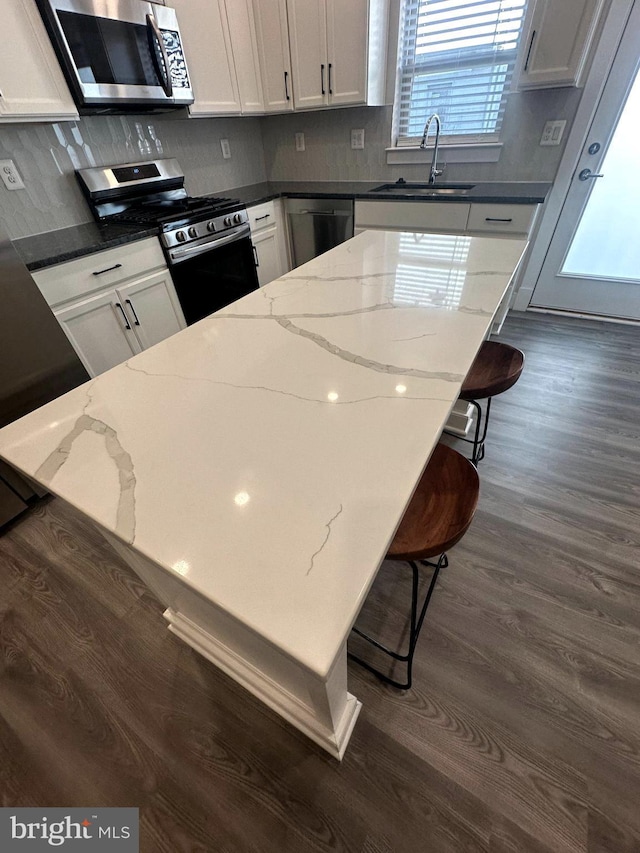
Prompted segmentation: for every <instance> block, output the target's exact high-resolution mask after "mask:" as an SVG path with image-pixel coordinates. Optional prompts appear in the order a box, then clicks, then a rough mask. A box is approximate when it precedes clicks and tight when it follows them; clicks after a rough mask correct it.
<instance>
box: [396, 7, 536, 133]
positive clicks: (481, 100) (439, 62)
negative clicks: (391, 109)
mask: <svg viewBox="0 0 640 853" xmlns="http://www.w3.org/2000/svg"><path fill="white" fill-rule="evenodd" d="M526 5H527V0H405V7H404V16H403V20H404V23H403V30H402V38H401V43H400V58H399V59H400V69H399V74H400V78H399V100H397V102H396V119H395V126H396V132H397V142H398V144H400V145H402V144H415V143H416V141H418V142H419V141H420V139H421V138H422V132H423V130H424V125H425V121H426V119H427V117H428V116H429V115H431V114H432V113H438V115H439V116H440V119H441V121H442V135H443V136H453V137H455V138H456V141H459V142H490V141H494V140H497V139H498V138H499V132H500V127H501V124H502V118H503V116H504V111H505V106H506V99H507V94H508V92H509V88H510V84H511V77H512V74H513V68H514V65H515V60H516V54H517V50H518V42H519V39H520V32H521V30H522V22H523V18H524V12H525V9H526Z"/></svg>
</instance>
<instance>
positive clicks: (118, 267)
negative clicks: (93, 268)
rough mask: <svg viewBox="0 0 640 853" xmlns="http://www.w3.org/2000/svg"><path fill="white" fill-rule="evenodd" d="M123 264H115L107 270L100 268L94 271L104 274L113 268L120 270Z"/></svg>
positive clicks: (95, 273) (97, 273) (96, 273)
mask: <svg viewBox="0 0 640 853" xmlns="http://www.w3.org/2000/svg"><path fill="white" fill-rule="evenodd" d="M121 266H122V264H114V265H113V266H112V267H107V268H106V269H105V270H98V271H97V272H94V273H93V275H104V273H106V272H111V270H119V269H120V267H121Z"/></svg>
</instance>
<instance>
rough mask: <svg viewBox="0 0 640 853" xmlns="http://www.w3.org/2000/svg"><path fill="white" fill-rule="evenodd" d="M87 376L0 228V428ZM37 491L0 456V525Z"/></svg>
mask: <svg viewBox="0 0 640 853" xmlns="http://www.w3.org/2000/svg"><path fill="white" fill-rule="evenodd" d="M88 378H89V377H88V375H87V372H86V370H85V369H84V367H83V366H82V364H81V362H80V359H79V358H78V357H77V355H76V354H75V352H74V350H73V348H72V346H71V344H70V343H69V341H68V340H67V336H66V335H65V333H64V332H63V331H62V329H61V328H60V326H59V325H58V322H57V320H56V319H55V317H54V316H53V314H52V313H51V309H50V308H49V306H48V305H47V303H46V302H45V300H44V297H43V296H42V294H41V293H40V291H39V290H38V287H37V285H36V283H35V282H34V280H33V278H32V277H31V274H30V272H29V270H28V269H27V267H26V266H25V264H24V263H23V262H22V260H21V258H20V257H19V255H18V253H17V252H16V250H15V248H14V247H13V244H12V243H11V241H10V240H9V239H8V238H7V237H6V235H5V234H4V233H3V232H2V231H0V427H3V426H5V425H6V424H8V423H10V422H11V421H14V420H16V419H17V418H19V417H22V415H26V414H27V412H30V411H33V409H36V408H38V406H42V405H44V404H45V403H48V402H49V401H50V400H53V399H54V398H55V397H58V396H60V394H64V393H65V392H66V391H70V390H71V388H75V387H76V386H78V385H80V384H82V383H83V382H85V381H86V380H87V379H88ZM40 494H41V493H40ZM37 495H38V491H37V487H36V486H35V485H34V484H32V483H30V482H27V481H26V480H25V479H24V478H23V477H21V476H19V475H18V474H17V472H15V471H14V470H13V469H11V468H10V467H9V466H8V465H6V464H5V463H4V462H2V461H1V460H0V530H1V529H2V527H3V526H4V525H5V524H7V523H8V522H9V521H11V520H12V519H13V518H15V517H16V516H17V515H19V514H20V513H21V512H23V511H24V510H25V509H26V508H27V507H28V502H29V501H30V500H31V499H32V498H34V497H36V496H37Z"/></svg>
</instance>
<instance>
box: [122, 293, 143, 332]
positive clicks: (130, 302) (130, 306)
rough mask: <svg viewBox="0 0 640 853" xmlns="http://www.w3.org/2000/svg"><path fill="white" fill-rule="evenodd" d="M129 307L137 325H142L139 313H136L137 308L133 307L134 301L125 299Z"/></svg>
mask: <svg viewBox="0 0 640 853" xmlns="http://www.w3.org/2000/svg"><path fill="white" fill-rule="evenodd" d="M124 301H125V302H126V303H127V305H128V306H129V308H131V313H132V314H133V319H134V321H135V324H136V326H139V325H140V320H138V315H137V314H136V309H135V308H134V307H133V302H132V301H131V300H130V299H125V300H124Z"/></svg>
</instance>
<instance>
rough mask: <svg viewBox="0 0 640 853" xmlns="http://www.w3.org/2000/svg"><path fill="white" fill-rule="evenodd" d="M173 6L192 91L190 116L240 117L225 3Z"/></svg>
mask: <svg viewBox="0 0 640 853" xmlns="http://www.w3.org/2000/svg"><path fill="white" fill-rule="evenodd" d="M242 1H243V0H242ZM172 6H173V7H174V8H175V9H176V10H177V13H178V21H179V24H180V33H181V35H182V41H183V44H184V50H185V54H186V57H187V61H188V63H189V76H190V77H191V85H192V87H193V96H194V102H193V104H191V106H190V107H189V113H190V115H192V116H195V117H200V116H201V117H207V116H219V115H240V112H241V109H242V107H241V103H240V93H239V91H238V82H237V77H236V68H235V64H234V61H233V51H232V48H231V33H230V31H229V22H228V20H227V10H226V5H225V0H172Z"/></svg>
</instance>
